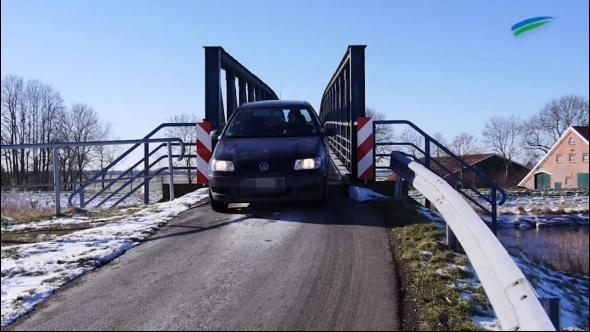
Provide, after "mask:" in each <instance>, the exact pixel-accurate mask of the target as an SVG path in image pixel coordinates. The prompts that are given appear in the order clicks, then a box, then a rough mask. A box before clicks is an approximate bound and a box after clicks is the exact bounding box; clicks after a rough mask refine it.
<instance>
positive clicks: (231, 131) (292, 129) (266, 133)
mask: <svg viewBox="0 0 590 332" xmlns="http://www.w3.org/2000/svg"><path fill="white" fill-rule="evenodd" d="M237 112H238V113H237V114H236V115H235V116H234V117H233V119H232V121H231V122H230V123H229V124H228V127H227V130H226V132H225V135H224V137H227V138H238V137H240V138H257V137H295V136H317V135H319V130H318V127H317V125H316V122H315V121H314V118H313V117H312V115H311V114H310V111H309V110H308V109H305V108H284V107H281V108H254V109H241V110H238V111H237Z"/></svg>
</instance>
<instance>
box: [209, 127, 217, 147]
mask: <svg viewBox="0 0 590 332" xmlns="http://www.w3.org/2000/svg"><path fill="white" fill-rule="evenodd" d="M209 137H211V145H212V146H215V144H217V141H218V140H219V130H217V129H215V130H211V132H210V133H209Z"/></svg>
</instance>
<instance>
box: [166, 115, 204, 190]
mask: <svg viewBox="0 0 590 332" xmlns="http://www.w3.org/2000/svg"><path fill="white" fill-rule="evenodd" d="M197 121H199V120H198V118H197V116H196V115H195V114H191V115H187V114H182V115H175V116H172V117H171V118H169V120H168V122H177V123H181V122H193V123H197ZM166 137H177V138H180V139H181V140H182V141H183V142H184V143H195V142H196V141H197V131H196V129H195V128H194V127H173V128H169V129H167V130H166ZM173 150H174V153H180V149H179V148H174V149H173ZM196 153H197V152H196V147H193V148H190V147H187V148H186V151H185V154H186V155H185V157H184V159H183V160H181V161H177V160H174V161H173V163H174V164H175V165H176V166H181V167H186V178H187V181H188V183H193V180H194V179H193V176H194V174H196V173H194V174H193V172H192V169H193V167H196V159H194V158H190V156H188V155H196Z"/></svg>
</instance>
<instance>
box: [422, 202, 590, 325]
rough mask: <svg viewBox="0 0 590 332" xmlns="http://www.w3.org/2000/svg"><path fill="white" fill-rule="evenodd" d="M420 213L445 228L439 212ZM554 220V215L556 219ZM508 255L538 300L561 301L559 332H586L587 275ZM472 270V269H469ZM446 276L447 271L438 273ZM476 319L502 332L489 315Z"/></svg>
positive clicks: (519, 253) (512, 251)
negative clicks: (575, 273) (565, 331)
mask: <svg viewBox="0 0 590 332" xmlns="http://www.w3.org/2000/svg"><path fill="white" fill-rule="evenodd" d="M418 213H419V214H421V215H422V216H424V217H425V218H428V219H429V220H431V221H432V222H433V224H434V225H437V226H438V227H444V220H443V219H442V217H441V216H440V214H438V213H437V212H434V211H431V210H429V209H426V208H423V207H421V208H419V209H418ZM553 217H555V216H553ZM507 250H508V253H509V254H510V256H511V257H512V259H513V260H514V262H515V263H516V265H518V267H519V268H520V269H521V271H522V272H523V274H524V275H525V276H526V277H527V279H528V280H529V282H530V283H531V285H532V286H533V288H534V289H535V291H536V292H537V294H538V296H539V298H551V297H554V298H559V299H560V304H559V306H560V324H561V326H560V329H561V330H587V329H588V321H589V318H588V317H589V305H590V303H589V279H588V277H587V276H581V275H572V274H569V273H565V272H562V271H557V270H555V269H552V268H551V267H550V266H548V265H546V264H544V263H542V262H538V261H535V260H533V259H531V258H530V257H529V256H528V255H526V254H525V253H523V252H522V251H520V250H515V249H510V248H507ZM469 268H470V269H472V267H471V266H469ZM437 272H438V273H439V274H441V275H444V272H445V271H444V270H442V269H440V271H437ZM472 275H473V280H472V286H473V287H479V285H480V282H479V279H478V278H477V275H476V274H475V272H474V271H473V273H472ZM481 314H482V313H481V312H479V313H478V316H474V317H473V321H474V322H476V323H477V324H478V325H480V326H481V327H482V328H483V329H486V330H493V331H496V330H499V329H500V327H499V326H498V325H499V324H498V323H497V321H496V318H495V317H493V312H490V315H489V316H488V315H486V316H481Z"/></svg>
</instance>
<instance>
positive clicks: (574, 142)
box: [567, 137, 576, 145]
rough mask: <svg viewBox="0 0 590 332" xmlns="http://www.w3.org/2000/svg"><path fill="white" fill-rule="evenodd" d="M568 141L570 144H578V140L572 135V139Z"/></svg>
mask: <svg viewBox="0 0 590 332" xmlns="http://www.w3.org/2000/svg"><path fill="white" fill-rule="evenodd" d="M567 142H568V144H569V145H576V140H575V139H574V138H573V137H570V139H569V140H568V141H567Z"/></svg>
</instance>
